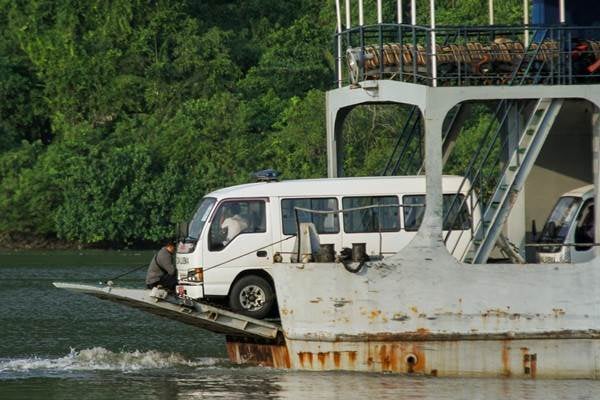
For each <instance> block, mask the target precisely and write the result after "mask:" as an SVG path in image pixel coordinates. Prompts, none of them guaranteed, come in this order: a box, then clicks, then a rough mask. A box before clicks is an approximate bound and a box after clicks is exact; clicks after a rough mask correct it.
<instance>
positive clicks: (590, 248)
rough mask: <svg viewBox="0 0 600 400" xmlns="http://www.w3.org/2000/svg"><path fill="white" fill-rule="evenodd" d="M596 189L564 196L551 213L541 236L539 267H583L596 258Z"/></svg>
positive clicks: (577, 190)
mask: <svg viewBox="0 0 600 400" xmlns="http://www.w3.org/2000/svg"><path fill="white" fill-rule="evenodd" d="M594 229H595V224H594V186H593V185H587V186H583V187H580V188H578V189H575V190H572V191H570V192H567V193H565V194H563V195H562V196H561V197H560V198H559V199H558V201H557V202H556V205H555V206H554V208H553V209H552V211H551V212H550V215H549V216H548V219H547V220H546V222H545V223H544V227H543V229H542V232H541V234H540V236H539V237H538V238H537V244H538V246H539V247H537V248H538V250H537V259H538V261H539V262H540V263H582V262H586V261H590V260H591V259H592V258H594V247H595V246H594V243H595V235H594Z"/></svg>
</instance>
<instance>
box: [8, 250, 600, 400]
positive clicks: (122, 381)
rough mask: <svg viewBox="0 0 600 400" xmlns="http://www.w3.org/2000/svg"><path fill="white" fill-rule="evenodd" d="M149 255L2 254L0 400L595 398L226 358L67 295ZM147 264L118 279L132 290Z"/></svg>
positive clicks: (580, 385)
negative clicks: (72, 285)
mask: <svg viewBox="0 0 600 400" xmlns="http://www.w3.org/2000/svg"><path fill="white" fill-rule="evenodd" d="M151 256H152V253H150V252H126V251H120V252H119V251H112V252H106V251H85V252H57V251H52V252H3V253H0V399H2V400H4V399H113V398H126V399H133V400H135V399H246V400H247V399H261V400H264V399H353V398H360V399H365V398H370V399H373V400H375V399H413V400H425V399H448V400H457V399H566V398H568V399H597V398H600V382H598V381H567V380H562V381H561V380H556V381H529V380H511V379H440V378H427V377H407V376H400V375H392V374H358V373H338V372H336V373H321V372H298V371H281V370H275V369H270V368H261V367H245V366H237V365H233V364H231V363H229V362H228V360H227V355H226V352H225V345H224V340H223V339H222V337H220V336H218V335H214V334H211V333H209V332H205V331H202V330H200V329H198V328H193V327H190V326H187V325H183V324H180V323H178V322H174V321H169V320H164V319H161V318H158V317H155V316H152V315H150V314H145V313H143V312H141V311H137V310H133V309H128V308H126V307H124V306H120V305H117V304H113V303H109V302H105V301H101V300H98V299H96V298H93V297H89V296H85V295H81V294H73V293H69V292H66V291H63V290H59V289H56V288H54V287H53V286H52V282H54V281H68V282H86V283H97V282H98V281H100V280H106V279H108V278H111V277H114V276H116V275H118V274H119V273H121V272H123V271H127V270H129V269H132V268H135V267H136V266H138V265H140V266H141V265H145V264H146V263H147V262H148V261H149V259H150V258H151ZM144 273H145V271H144V268H142V269H141V270H140V271H138V272H135V273H133V274H131V275H130V276H127V277H125V278H123V279H121V280H119V282H121V284H123V285H127V286H135V285H139V286H141V285H142V283H143V279H144Z"/></svg>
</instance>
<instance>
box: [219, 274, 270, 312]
mask: <svg viewBox="0 0 600 400" xmlns="http://www.w3.org/2000/svg"><path fill="white" fill-rule="evenodd" d="M274 302H275V293H274V290H273V288H272V287H271V285H270V284H269V282H267V280H266V279H265V278H262V277H260V276H258V275H246V276H244V277H242V278H240V279H239V280H238V281H237V282H236V283H235V284H234V285H233V287H232V288H231V293H230V294H229V307H231V309H232V310H233V311H234V312H237V313H240V314H243V315H246V316H248V317H252V318H258V319H262V318H264V317H266V316H267V315H269V313H270V312H271V308H272V307H273V303H274Z"/></svg>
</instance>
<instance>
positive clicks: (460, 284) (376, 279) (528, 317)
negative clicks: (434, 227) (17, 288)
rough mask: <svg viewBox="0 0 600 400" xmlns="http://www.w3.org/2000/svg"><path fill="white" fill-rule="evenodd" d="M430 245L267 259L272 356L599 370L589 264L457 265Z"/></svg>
mask: <svg viewBox="0 0 600 400" xmlns="http://www.w3.org/2000/svg"><path fill="white" fill-rule="evenodd" d="M439 243H440V241H436V240H435V237H434V236H428V235H426V234H420V235H419V236H418V237H417V238H415V240H414V241H413V243H411V244H410V245H409V246H408V248H406V249H404V250H403V251H401V252H400V253H398V254H396V255H395V256H393V257H390V258H389V259H388V260H386V261H384V262H374V263H369V264H367V265H365V266H364V267H363V268H362V269H361V270H360V271H359V272H358V273H351V272H348V271H347V270H346V269H345V268H344V267H343V266H342V265H341V264H337V263H312V264H280V265H277V266H276V267H275V268H274V270H273V273H274V278H275V279H274V280H275V285H276V290H277V293H278V301H279V307H280V314H281V323H282V330H283V333H284V337H285V343H286V345H287V351H288V354H287V357H283V356H281V355H279V356H278V360H285V361H284V362H280V361H275V360H274V361H272V362H271V364H270V365H273V366H276V367H286V368H287V367H289V368H294V369H300V370H317V371H325V370H347V371H368V372H397V373H407V374H423V375H431V376H444V377H515V378H581V379H598V378H599V377H600V290H598V289H597V288H599V286H598V285H599V284H600V266H599V265H596V263H594V262H593V261H592V262H590V263H587V264H577V265H573V264H554V265H540V264H529V265H515V264H479V265H475V264H464V263H460V262H458V261H457V260H456V259H454V258H453V257H452V256H451V255H450V254H448V253H447V251H446V249H445V247H443V246H442V245H440V244H439ZM306 288H310V290H306ZM230 346H231V345H230ZM236 355H237V353H235V352H230V356H231V358H232V360H233V361H235V362H244V360H243V359H240V358H237V357H236Z"/></svg>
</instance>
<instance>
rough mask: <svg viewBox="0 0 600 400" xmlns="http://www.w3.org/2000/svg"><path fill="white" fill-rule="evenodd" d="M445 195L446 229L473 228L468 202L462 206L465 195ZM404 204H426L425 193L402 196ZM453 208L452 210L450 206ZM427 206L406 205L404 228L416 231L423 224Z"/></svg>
mask: <svg viewBox="0 0 600 400" xmlns="http://www.w3.org/2000/svg"><path fill="white" fill-rule="evenodd" d="M455 197H456V195H454V194H445V195H444V227H443V229H444V230H445V231H447V230H450V229H449V228H450V226H451V225H452V226H451V230H467V229H470V228H471V216H470V214H469V210H468V208H467V202H465V203H464V204H463V205H462V207H460V205H461V203H462V202H463V199H464V197H465V196H464V195H462V194H459V195H458V198H456V200H454V199H455ZM402 204H405V205H420V204H425V195H422V194H417V195H407V196H404V197H402ZM451 206H452V209H451V210H450V207H451ZM459 207H460V208H459ZM424 214H425V207H404V229H406V230H407V231H416V230H418V229H419V227H420V226H421V222H422V221H423V215H424Z"/></svg>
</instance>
